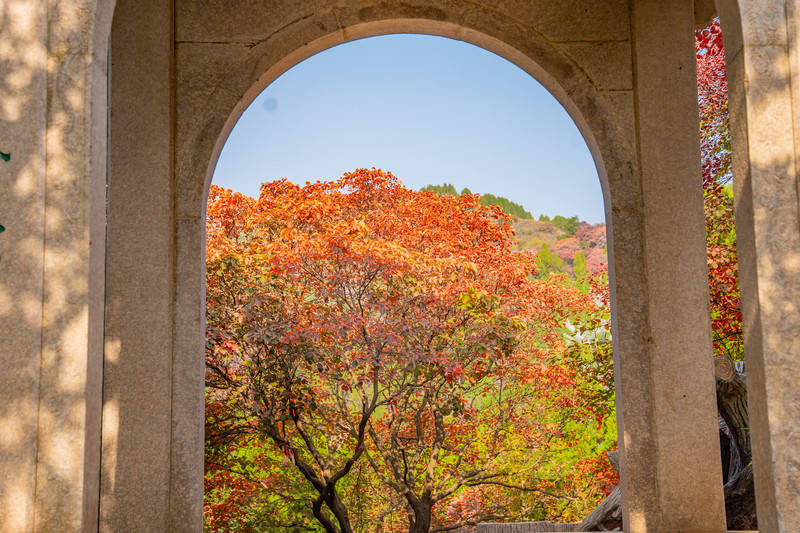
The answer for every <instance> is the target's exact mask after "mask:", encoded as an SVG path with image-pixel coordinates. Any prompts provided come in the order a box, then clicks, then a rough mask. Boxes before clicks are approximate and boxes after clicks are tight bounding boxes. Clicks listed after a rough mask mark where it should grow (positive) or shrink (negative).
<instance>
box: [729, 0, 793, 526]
mask: <svg viewBox="0 0 800 533" xmlns="http://www.w3.org/2000/svg"><path fill="white" fill-rule="evenodd" d="M717 5H718V8H719V11H720V16H721V20H722V30H723V36H724V40H725V49H726V50H725V51H726V60H727V64H728V92H729V101H730V114H731V115H730V116H731V134H732V145H733V166H734V168H733V175H734V181H733V184H734V201H735V203H736V236H737V244H738V254H739V282H740V288H741V294H742V315H743V322H744V340H745V360H746V363H747V395H748V405H749V408H750V425H751V435H752V445H753V469H754V472H755V487H756V502H757V504H758V525H759V529H760V530H761V531H769V532H776V533H791V532H795V531H800V461H798V459H797V455H798V453H799V452H800V415H799V413H800V213H798V205H799V204H798V202H800V198H798V196H800V192H799V191H798V187H800V183H799V182H798V172H797V169H798V168H800V162H798V160H797V158H798V155H799V154H800V133H798V132H800V129H798V128H800V76H798V75H797V73H800V6H798V5H797V2H792V1H790V2H783V1H778V0H769V1H766V0H742V1H740V2H738V5H737V2H735V1H733V0H726V1H718V2H717ZM740 9H741V12H740V11H739V10H740Z"/></svg>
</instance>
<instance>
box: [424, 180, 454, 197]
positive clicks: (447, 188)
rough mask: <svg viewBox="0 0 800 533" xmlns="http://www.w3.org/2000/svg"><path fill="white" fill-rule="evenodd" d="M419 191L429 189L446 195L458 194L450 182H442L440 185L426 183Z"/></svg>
mask: <svg viewBox="0 0 800 533" xmlns="http://www.w3.org/2000/svg"><path fill="white" fill-rule="evenodd" d="M420 190H421V191H423V192H425V191H431V192H435V193H436V194H442V195H447V196H458V191H457V190H456V188H455V187H454V186H453V184H452V183H444V184H442V185H426V186H425V187H423V188H422V189H420Z"/></svg>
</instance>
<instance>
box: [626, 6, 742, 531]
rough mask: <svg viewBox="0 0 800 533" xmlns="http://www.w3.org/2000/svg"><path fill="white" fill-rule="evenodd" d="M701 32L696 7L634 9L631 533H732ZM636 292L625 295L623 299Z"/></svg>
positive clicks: (628, 498) (628, 391) (628, 507)
mask: <svg viewBox="0 0 800 533" xmlns="http://www.w3.org/2000/svg"><path fill="white" fill-rule="evenodd" d="M693 25H694V12H693V5H692V2H663V1H661V0H637V1H635V2H633V4H632V43H633V53H634V58H633V69H634V94H635V96H634V99H635V122H636V152H637V159H638V167H639V168H638V170H639V179H640V183H641V192H642V200H641V201H642V212H641V232H642V242H643V244H642V250H641V253H642V267H643V277H644V282H643V287H642V291H643V295H642V297H643V305H642V307H641V309H640V312H641V313H643V315H644V316H643V317H642V320H643V321H644V322H645V324H644V327H643V328H642V330H641V331H642V337H641V338H639V339H634V338H630V337H631V334H630V332H629V333H628V334H627V337H626V338H627V339H628V340H627V345H626V346H624V347H623V348H624V349H622V350H620V353H619V355H618V362H619V365H618V374H619V376H618V384H619V385H620V388H619V389H618V390H619V391H620V393H621V397H620V406H619V410H620V414H621V421H622V428H621V430H620V440H621V443H622V446H623V451H624V453H623V464H622V470H623V471H622V481H623V512H624V520H625V528H626V531H628V532H629V533H644V532H657V533H673V532H674V533H677V532H688V531H692V532H709V533H710V532H714V533H718V532H722V531H725V529H726V528H725V511H724V504H723V495H722V473H721V464H720V451H719V436H718V427H717V416H716V402H715V396H714V394H715V393H714V374H713V368H712V357H711V355H712V343H711V326H710V318H709V303H708V285H707V284H708V282H707V269H706V252H705V237H704V236H705V226H704V219H703V203H702V191H701V178H700V147H699V139H698V116H697V82H696V68H695V56H694V33H693V29H694V26H693ZM617 253H619V252H618V251H616V250H615V254H617ZM625 291H626V288H625V287H618V291H617V292H618V298H619V295H620V293H624V292H625ZM628 296H630V295H628ZM620 303H622V302H620ZM618 312H619V313H620V314H622V313H623V312H625V313H627V314H628V315H629V314H630V313H631V309H630V308H629V309H627V310H623V309H621V308H619V309H618ZM628 320H630V317H628ZM620 321H622V317H621V318H620ZM624 328H625V323H624V322H623V323H621V324H620V329H621V330H623V329H624ZM621 334H622V335H623V336H625V335H626V333H625V332H624V331H621Z"/></svg>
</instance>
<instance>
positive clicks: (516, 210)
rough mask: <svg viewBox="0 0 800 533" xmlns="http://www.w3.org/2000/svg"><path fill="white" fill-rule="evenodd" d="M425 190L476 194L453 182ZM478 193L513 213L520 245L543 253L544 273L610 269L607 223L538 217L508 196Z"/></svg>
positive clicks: (485, 201)
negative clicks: (459, 190)
mask: <svg viewBox="0 0 800 533" xmlns="http://www.w3.org/2000/svg"><path fill="white" fill-rule="evenodd" d="M421 191H422V192H428V191H430V192H435V193H437V194H441V195H448V196H458V195H472V194H473V193H472V192H471V191H470V190H469V189H467V188H464V189H462V190H461V192H460V193H459V192H458V190H457V189H456V188H455V186H453V185H452V184H450V183H444V184H442V185H427V186H426V187H423V188H422V189H421ZM476 196H478V201H479V202H480V203H481V204H483V205H496V206H498V207H500V208H501V209H502V210H503V211H504V212H505V213H507V214H509V215H511V217H512V220H513V222H512V223H513V226H514V233H515V237H516V241H517V246H516V248H517V249H518V250H529V251H532V252H534V253H539V255H540V258H539V262H540V267H541V268H540V270H539V271H540V273H544V272H548V273H550V272H555V273H559V272H566V273H568V274H570V275H573V276H583V275H584V273H585V272H586V271H587V270H588V271H591V272H601V271H605V270H607V268H608V258H607V256H608V250H607V246H606V225H605V224H588V223H586V222H583V221H579V220H578V217H577V216H571V217H565V216H562V215H556V216H553V217H550V216H547V215H544V214H542V215H539V218H538V220H536V219H534V217H533V215H531V213H530V212H529V211H527V210H526V209H525V208H524V207H523V206H522V205H520V204H517V203H515V202H513V201H511V200H509V199H508V198H504V197H502V196H495V195H493V194H490V193H487V194H480V195H476Z"/></svg>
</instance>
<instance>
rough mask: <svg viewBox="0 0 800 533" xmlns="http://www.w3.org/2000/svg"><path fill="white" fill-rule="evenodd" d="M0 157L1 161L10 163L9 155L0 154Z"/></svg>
mask: <svg viewBox="0 0 800 533" xmlns="http://www.w3.org/2000/svg"><path fill="white" fill-rule="evenodd" d="M0 157H1V158H3V161H10V160H11V153H10V152H9V153H5V152H0Z"/></svg>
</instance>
